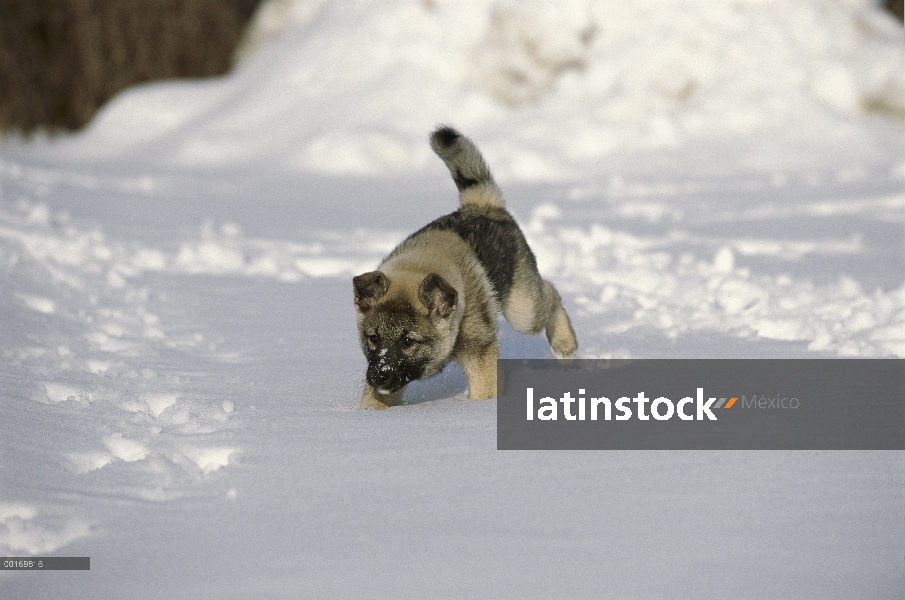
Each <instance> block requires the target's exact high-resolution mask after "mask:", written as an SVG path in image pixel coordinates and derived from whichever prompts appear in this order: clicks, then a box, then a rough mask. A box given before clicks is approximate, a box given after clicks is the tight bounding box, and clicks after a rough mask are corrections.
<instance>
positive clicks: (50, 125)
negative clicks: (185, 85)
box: [0, 0, 253, 134]
mask: <svg viewBox="0 0 905 600" xmlns="http://www.w3.org/2000/svg"><path fill="white" fill-rule="evenodd" d="M252 4H253V3H251V2H249V1H248V0H232V1H224V0H0V15H2V17H0V130H3V131H16V132H21V133H25V134H29V133H32V132H34V131H36V130H39V129H43V130H48V131H58V130H74V129H78V128H80V127H82V126H84V125H85V124H87V123H88V122H89V121H90V120H91V118H92V117H93V116H94V114H95V112H96V111H97V110H98V108H100V106H101V105H103V104H104V102H106V101H107V100H109V99H110V98H112V97H113V96H114V95H115V94H116V93H118V92H119V91H121V90H123V89H124V88H126V87H128V86H131V85H134V84H137V83H141V82H146V81H152V80H156V79H170V78H180V77H207V76H213V75H221V74H223V73H226V72H227V70H228V69H229V67H230V57H231V54H232V51H233V48H234V47H235V45H236V43H237V41H238V39H239V36H240V33H241V28H242V26H243V24H244V23H245V21H246V20H247V18H248V13H250V8H249V6H250V5H252ZM252 8H253V6H252Z"/></svg>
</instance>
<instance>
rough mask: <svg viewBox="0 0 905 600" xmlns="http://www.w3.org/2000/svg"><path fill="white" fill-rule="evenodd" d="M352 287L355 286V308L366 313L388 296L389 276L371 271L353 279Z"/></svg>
mask: <svg viewBox="0 0 905 600" xmlns="http://www.w3.org/2000/svg"><path fill="white" fill-rule="evenodd" d="M352 285H353V286H355V308H357V309H358V310H359V311H360V312H365V311H366V310H369V309H370V308H372V307H373V306H374V305H375V304H377V302H378V301H379V300H380V299H381V298H382V297H383V295H384V294H386V291H387V288H388V287H390V282H389V280H387V276H386V275H384V274H383V273H381V272H380V271H371V272H370V273H363V274H361V275H359V276H358V277H353V278H352Z"/></svg>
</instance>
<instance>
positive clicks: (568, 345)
mask: <svg viewBox="0 0 905 600" xmlns="http://www.w3.org/2000/svg"><path fill="white" fill-rule="evenodd" d="M526 271H527V269H526ZM503 315H505V317H506V320H507V321H509V324H510V325H512V328H513V329H515V330H516V331H518V332H520V333H524V334H526V335H537V334H538V333H540V330H541V329H546V331H547V341H549V342H550V349H551V350H552V351H553V355H554V356H556V358H558V359H560V360H567V359H570V358H572V357H574V356H575V352H576V351H577V350H578V341H577V340H576V339H575V331H574V330H573V329H572V324H571V323H570V322H569V315H567V314H566V309H564V308H563V306H562V300H561V299H560V297H559V292H557V291H556V288H555V287H553V284H552V283H550V282H549V281H544V280H543V279H541V277H540V275H538V274H537V273H536V271H535V272H528V273H526V274H525V275H524V276H523V277H522V279H521V281H520V283H519V285H517V286H513V288H512V289H511V290H510V293H509V297H508V298H506V301H505V302H504V303H503Z"/></svg>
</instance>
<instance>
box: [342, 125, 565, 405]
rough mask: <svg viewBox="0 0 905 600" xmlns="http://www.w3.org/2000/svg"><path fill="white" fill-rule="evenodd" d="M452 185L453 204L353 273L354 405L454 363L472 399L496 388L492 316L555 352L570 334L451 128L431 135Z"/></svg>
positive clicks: (390, 397) (387, 395) (477, 158)
mask: <svg viewBox="0 0 905 600" xmlns="http://www.w3.org/2000/svg"><path fill="white" fill-rule="evenodd" d="M430 143H431V148H433V150H434V152H436V153H437V155H438V156H439V157H440V158H442V159H443V161H444V162H445V163H446V166H447V167H448V168H449V172H450V173H451V174H452V178H453V181H454V182H455V184H456V187H457V188H458V189H459V202H460V203H461V208H460V209H459V210H457V211H456V212H454V213H451V214H448V215H446V216H445V217H440V218H439V219H437V220H436V221H434V222H432V223H430V224H428V225H427V226H426V227H424V228H422V229H421V230H419V231H417V232H415V233H413V234H412V235H410V236H409V237H408V239H406V240H405V241H403V242H402V243H401V244H399V246H397V247H396V249H395V250H393V252H391V253H390V255H389V256H387V257H386V259H384V261H383V262H382V263H381V265H380V267H379V268H378V270H377V271H371V272H370V273H364V274H362V275H359V276H358V277H355V278H354V279H353V284H354V287H355V308H356V309H357V311H358V331H359V335H360V337H361V348H362V350H363V351H364V354H365V356H366V357H367V359H368V370H367V375H366V381H365V389H364V397H363V398H362V407H364V408H387V407H389V406H393V405H394V404H397V403H398V402H399V400H400V398H402V392H403V390H404V388H405V386H406V385H407V384H408V383H409V382H411V381H414V380H416V379H427V378H428V377H432V376H433V375H436V374H437V373H439V372H440V371H441V370H443V367H444V366H446V364H447V363H448V362H449V361H451V360H454V361H456V362H458V363H459V364H460V365H462V369H463V370H464V371H465V377H466V379H467V380H468V393H469V396H470V397H471V399H472V400H485V399H488V398H494V397H496V394H497V363H496V361H497V358H498V356H499V349H498V347H497V340H496V334H497V314H499V313H500V312H501V311H502V313H503V315H505V317H506V319H507V320H508V321H509V323H510V324H511V325H512V327H513V328H514V329H515V330H517V331H520V332H522V333H526V334H529V335H534V334H536V333H538V332H540V330H541V329H546V330H547V339H548V340H549V341H550V348H551V349H552V350H553V354H555V355H556V356H557V357H558V358H561V359H567V358H571V357H573V356H574V355H575V351H576V350H577V349H578V342H577V341H576V339H575V332H574V331H573V330H572V325H571V324H570V323H569V317H568V315H566V311H565V310H564V309H563V307H562V302H561V300H560V297H559V294H558V293H557V291H556V288H554V287H553V285H552V284H551V283H550V282H548V281H544V280H543V279H541V276H540V274H539V273H538V272H537V262H536V261H535V259H534V254H532V252H531V249H530V248H529V247H528V243H527V242H526V241H525V236H524V235H522V232H521V230H520V229H519V228H518V225H516V223H515V221H514V220H513V218H512V216H511V215H510V214H509V213H508V212H507V211H506V209H505V208H504V206H503V199H502V196H501V195H500V189H499V188H498V187H497V185H496V183H494V181H493V177H492V176H491V175H490V171H489V170H488V168H487V165H486V164H485V163H484V159H483V158H482V157H481V154H480V152H478V149H477V147H475V145H474V144H473V143H472V142H471V140H469V139H468V138H466V137H464V136H462V135H461V134H460V133H459V132H458V131H456V130H455V129H451V128H449V127H440V128H439V129H437V130H436V131H434V132H433V134H431V137H430Z"/></svg>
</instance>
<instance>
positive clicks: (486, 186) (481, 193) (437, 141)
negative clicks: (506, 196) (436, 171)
mask: <svg viewBox="0 0 905 600" xmlns="http://www.w3.org/2000/svg"><path fill="white" fill-rule="evenodd" d="M431 148H433V150H434V152H436V153H437V156H439V157H440V158H442V159H443V162H445V163H446V166H447V168H448V169H449V172H450V174H452V178H453V181H454V182H455V184H456V187H457V188H459V202H460V203H461V204H462V208H475V209H481V208H502V207H503V196H502V194H501V193H500V188H499V187H497V184H496V182H494V181H493V176H492V175H491V174H490V169H488V168H487V163H485V162H484V159H483V157H481V153H480V152H479V151H478V148H477V146H475V145H474V143H473V142H472V141H471V140H470V139H468V138H467V137H465V136H464V135H462V134H461V133H459V132H458V131H456V130H455V129H453V128H452V127H446V126H445V125H441V126H440V127H438V128H437V129H436V130H435V131H434V132H433V133H432V134H431Z"/></svg>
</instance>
